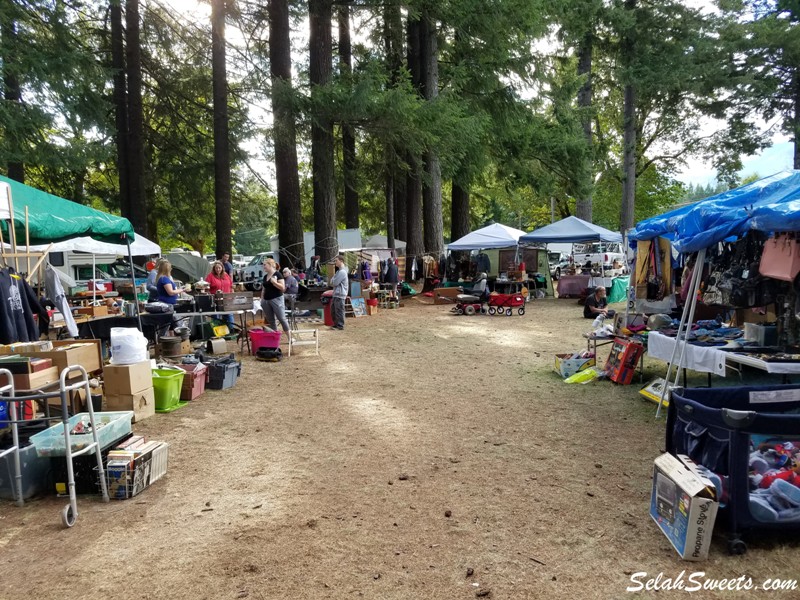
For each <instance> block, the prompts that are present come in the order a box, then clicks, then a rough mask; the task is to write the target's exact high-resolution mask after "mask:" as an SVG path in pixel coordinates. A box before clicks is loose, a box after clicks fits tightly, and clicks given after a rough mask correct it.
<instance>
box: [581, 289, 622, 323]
mask: <svg viewBox="0 0 800 600" xmlns="http://www.w3.org/2000/svg"><path fill="white" fill-rule="evenodd" d="M607 306H608V300H606V288H604V287H603V286H602V285H598V286H597V287H596V288H595V290H594V292H593V293H592V294H590V295H589V297H588V298H586V302H585V303H584V305H583V316H584V318H586V319H595V318H597V317H599V316H600V315H603V316H604V317H613V316H614V315H615V314H617V313H616V311H614V310H611V309H609V308H607Z"/></svg>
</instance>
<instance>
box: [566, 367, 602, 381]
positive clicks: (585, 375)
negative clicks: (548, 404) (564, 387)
mask: <svg viewBox="0 0 800 600" xmlns="http://www.w3.org/2000/svg"><path fill="white" fill-rule="evenodd" d="M598 377H600V372H599V371H598V370H597V369H586V370H585V371H578V372H577V373H575V375H570V376H569V377H567V378H566V379H565V380H564V383H589V382H590V381H594V380H595V379H597V378H598Z"/></svg>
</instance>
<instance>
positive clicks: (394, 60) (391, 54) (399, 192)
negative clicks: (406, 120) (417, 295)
mask: <svg viewBox="0 0 800 600" xmlns="http://www.w3.org/2000/svg"><path fill="white" fill-rule="evenodd" d="M383 44H384V50H385V53H386V70H387V72H388V73H389V85H390V87H395V86H396V85H397V83H398V81H399V80H400V77H401V73H402V68H403V17H402V13H401V11H400V3H399V2H387V3H386V4H384V8H383ZM386 155H387V161H386V165H385V170H386V179H387V182H390V183H391V186H390V187H389V188H388V189H387V191H386V229H387V231H386V237H387V239H388V240H390V241H391V246H390V247H392V248H394V247H395V245H394V244H395V239H400V240H403V241H405V239H406V198H405V177H403V176H402V175H401V170H400V168H399V166H398V164H397V163H398V160H397V158H398V157H397V149H396V148H394V147H393V146H391V145H387V147H386ZM390 205H391V206H390ZM390 211H391V213H390ZM390 221H391V224H392V228H391V229H392V231H391V235H390V233H389V223H390Z"/></svg>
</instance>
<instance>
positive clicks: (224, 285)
mask: <svg viewBox="0 0 800 600" xmlns="http://www.w3.org/2000/svg"><path fill="white" fill-rule="evenodd" d="M206 280H207V281H208V291H209V292H210V293H211V295H212V296H213V295H214V294H216V293H217V292H221V293H223V294H230V293H231V292H232V291H233V281H231V278H230V275H228V274H227V273H226V272H225V267H224V266H223V265H222V262H221V261H215V262H214V263H212V264H211V273H209V274H208V275H206ZM217 318H222V315H217ZM225 320H226V321H227V322H228V328H232V327H233V315H226V316H225Z"/></svg>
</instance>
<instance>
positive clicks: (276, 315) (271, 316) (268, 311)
mask: <svg viewBox="0 0 800 600" xmlns="http://www.w3.org/2000/svg"><path fill="white" fill-rule="evenodd" d="M261 310H262V311H264V321H265V322H266V323H267V325H269V326H270V327H271V328H272V329H274V330H275V331H277V330H278V327H277V325H276V323H275V321H276V320H277V321H279V322H280V324H281V327H283V330H284V331H285V332H286V333H287V334H288V333H289V322H288V321H287V320H286V309H285V308H284V305H283V296H278V297H277V298H273V299H271V300H267V299H265V298H262V299H261Z"/></svg>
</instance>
